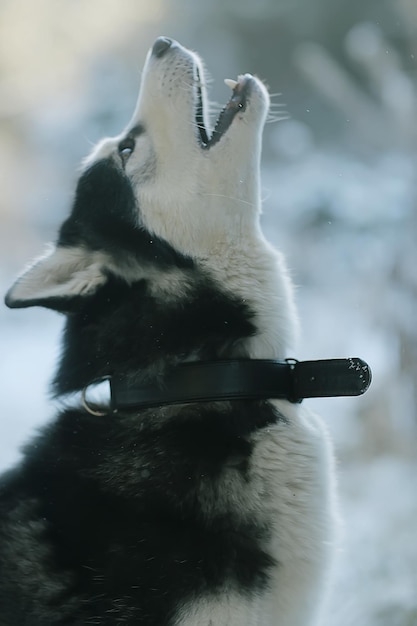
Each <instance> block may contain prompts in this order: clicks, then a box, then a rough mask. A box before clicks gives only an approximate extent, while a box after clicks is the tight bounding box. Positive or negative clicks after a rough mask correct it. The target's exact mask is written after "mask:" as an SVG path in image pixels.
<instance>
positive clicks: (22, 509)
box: [0, 37, 333, 626]
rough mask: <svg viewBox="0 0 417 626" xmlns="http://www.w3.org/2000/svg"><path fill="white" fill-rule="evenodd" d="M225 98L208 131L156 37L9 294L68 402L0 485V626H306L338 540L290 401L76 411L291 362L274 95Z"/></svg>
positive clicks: (195, 90) (198, 99)
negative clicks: (187, 368) (173, 382)
mask: <svg viewBox="0 0 417 626" xmlns="http://www.w3.org/2000/svg"><path fill="white" fill-rule="evenodd" d="M226 83H227V84H228V85H229V86H230V87H231V88H232V96H231V99H230V101H229V102H228V104H227V105H226V106H225V108H224V110H223V111H222V113H221V114H220V117H219V119H218V121H217V123H216V125H215V126H214V128H213V129H210V122H209V120H208V116H207V96H206V92H205V79H204V70H203V66H202V63H201V60H200V58H199V57H198V56H197V55H196V54H195V53H194V52H191V51H190V50H187V49H186V48H184V47H183V46H181V45H180V44H179V43H177V42H175V41H173V40H171V39H168V38H166V37H160V38H159V39H157V40H156V42H155V44H154V45H153V47H152V49H151V50H150V51H149V53H148V56H147V59H146V64H145V68H144V71H143V76H142V82H141V89H140V94H139V99H138V103H137V107H136V110H135V112H134V115H133V118H132V120H131V122H130V123H129V124H128V126H127V127H126V130H125V131H124V132H123V133H122V134H121V135H120V136H118V137H116V138H113V139H105V140H104V141H102V142H101V143H99V144H98V145H97V146H96V148H95V149H94V150H93V153H92V154H91V155H90V156H89V157H88V158H87V160H86V161H85V162H84V164H83V168H82V172H81V175H80V178H79V182H78V185H77V188H76V192H75V197H74V202H73V206H72V212H71V214H70V215H69V217H68V219H67V220H66V221H65V222H64V223H63V225H62V227H61V229H60V231H59V235H58V237H57V241H56V244H55V245H54V246H53V247H51V248H50V249H49V250H48V252H47V253H46V254H45V255H44V256H43V257H41V258H40V259H38V260H37V261H35V263H34V264H33V265H32V266H31V267H29V268H28V269H27V270H26V271H25V272H24V273H23V274H22V275H21V277H20V278H19V279H18V280H17V282H16V283H15V284H14V285H13V287H12V288H11V289H10V291H9V292H8V294H7V296H6V303H7V305H8V306H9V307H17V308H19V307H29V306H44V307H48V308H51V309H54V310H56V311H59V312H61V313H64V314H65V315H66V317H67V320H66V327H65V332H64V337H63V350H62V357H61V360H60V364H59V368H58V371H57V374H56V376H55V379H54V390H55V394H56V396H57V397H64V396H65V397H67V398H68V397H69V398H70V399H69V400H68V399H67V406H66V408H65V409H63V410H62V412H61V413H60V415H58V417H57V419H56V420H55V421H54V422H53V423H51V424H50V425H48V426H47V427H46V428H44V429H43V431H42V432H41V434H40V435H39V436H38V437H37V438H36V439H35V440H34V441H32V443H30V444H29V445H28V446H27V447H26V449H25V456H24V459H23V461H22V463H21V464H20V465H19V466H18V467H16V468H15V469H12V470H10V471H9V472H7V473H6V475H5V476H3V478H2V481H1V483H0V623H1V626H51V625H58V624H60V625H71V626H74V625H77V626H85V625H86V624H101V625H117V624H120V625H121V624H126V625H132V626H133V625H135V626H138V625H143V626H145V625H146V626H209V625H210V626H306V625H307V624H312V623H313V622H314V621H315V619H316V616H317V609H318V606H319V604H320V598H321V596H322V593H323V587H324V581H325V578H326V571H327V567H328V563H329V560H330V552H331V548H330V545H331V543H332V528H333V504H332V502H333V496H332V478H331V475H332V470H331V453H330V452H329V444H328V440H327V435H326V432H325V431H324V429H323V427H322V425H321V423H320V421H319V420H318V419H317V418H315V417H313V416H312V415H310V414H309V413H307V411H306V410H305V409H303V408H302V407H301V406H300V405H299V404H292V403H291V402H289V401H287V400H273V401H271V400H268V399H263V400H262V399H261V400H259V399H249V400H247V399H236V400H218V399H214V400H212V401H207V402H183V403H179V404H178V403H176V404H173V403H165V404H161V406H158V405H156V406H151V407H147V408H143V407H141V408H137V409H134V408H121V409H119V410H118V411H115V410H112V409H111V407H110V406H104V408H103V410H101V411H94V410H92V409H91V405H90V404H88V403H87V404H85V405H83V404H82V403H81V401H80V399H79V393H80V391H81V390H83V389H85V388H86V387H88V386H89V385H90V384H92V383H93V382H94V381H97V380H100V379H102V378H104V377H119V378H123V379H124V380H128V381H130V383H131V384H132V385H141V384H144V383H145V382H146V384H158V381H159V382H160V383H161V388H162V387H163V381H164V376H165V374H166V372H167V371H169V370H170V368H175V367H176V366H178V365H181V364H184V363H191V364H192V363H194V362H202V361H211V362H213V361H218V360H224V359H278V360H281V359H285V358H286V357H287V356H288V354H287V352H288V349H289V347H290V346H291V345H292V341H293V338H294V326H295V321H294V320H295V313H294V307H293V301H292V294H291V285H290V282H289V279H288V276H287V273H286V271H285V268H284V265H283V261H282V259H281V257H280V256H279V254H278V253H277V252H275V251H274V250H273V249H272V248H271V246H270V245H269V244H268V243H267V242H266V240H265V239H264V237H263V235H262V233H261V230H260V225H259V215H260V175H259V170H260V154H261V137H262V131H263V126H264V122H265V118H266V115H267V111H268V106H269V97H268V93H267V90H266V88H265V87H264V85H263V84H262V82H260V81H259V80H258V79H257V78H255V77H253V76H251V75H249V74H245V75H241V76H239V77H238V80H237V81H232V80H227V81H226ZM67 394H73V395H70V396H67ZM74 394H75V395H74Z"/></svg>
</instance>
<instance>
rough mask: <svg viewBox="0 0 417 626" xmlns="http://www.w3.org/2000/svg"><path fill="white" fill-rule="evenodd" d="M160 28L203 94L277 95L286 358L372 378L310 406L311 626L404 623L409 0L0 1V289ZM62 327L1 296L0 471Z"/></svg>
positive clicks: (415, 33) (270, 202) (408, 474)
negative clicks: (245, 77)
mask: <svg viewBox="0 0 417 626" xmlns="http://www.w3.org/2000/svg"><path fill="white" fill-rule="evenodd" d="M159 34H166V35H169V36H171V37H174V38H177V39H179V40H180V41H181V42H183V43H184V44H185V45H187V46H189V47H193V48H195V49H196V50H198V51H199V52H200V53H201V55H202V56H203V58H204V59H205V60H206V63H207V66H208V68H209V70H210V72H211V74H212V76H213V79H214V82H213V85H212V88H211V94H212V99H213V100H214V101H217V102H225V101H226V99H227V98H228V97H229V92H228V88H226V87H225V86H224V85H223V82H222V79H223V78H225V77H230V78H234V77H235V76H236V75H237V74H238V73H241V72H246V71H249V72H254V73H256V74H258V75H259V76H261V77H262V78H263V79H264V80H265V81H266V83H267V84H268V85H269V87H270V91H271V93H273V94H276V95H275V96H274V97H273V103H274V105H273V108H272V114H271V120H270V123H268V125H267V126H266V131H265V142H264V145H265V149H264V162H263V194H264V218H263V219H264V225H265V232H266V234H267V236H268V238H269V239H270V240H272V241H273V242H274V243H276V244H277V245H279V246H280V247H281V248H282V249H283V250H284V252H285V253H286V254H287V257H288V262H289V266H290V268H291V272H292V275H293V277H294V281H295V282H296V284H297V285H298V294H297V297H298V304H299V308H300V317H301V323H302V328H303V334H302V340H301V341H300V347H299V350H298V352H297V354H296V356H297V357H298V358H329V357H338V356H360V357H362V358H364V359H365V360H367V361H368V362H369V363H370V365H371V367H372V369H373V372H374V381H373V385H372V387H371V390H370V391H369V392H368V393H367V395H366V396H364V397H363V398H360V399H336V400H325V401H318V400H316V401H309V405H310V406H311V407H312V408H313V409H315V410H318V411H319V412H320V413H322V415H323V416H324V417H325V419H326V422H327V423H328V426H329V428H330V430H331V432H332V435H333V438H334V440H335V447H336V455H337V459H338V472H339V482H340V499H341V503H340V505H341V510H342V515H343V518H344V521H345V529H344V539H343V543H342V544H341V547H340V551H339V555H338V561H337V566H336V569H335V576H334V583H333V586H332V592H331V594H330V598H329V602H328V606H327V612H326V618H325V620H324V622H323V626H353V625H354V626H377V625H378V626H379V625H381V626H415V625H417V471H416V470H417V461H416V443H417V324H416V321H417V306H416V302H417V301H416V297H417V245H416V244H417V242H416V235H417V232H416V231H417V197H416V180H417V179H416V175H415V169H416V156H417V123H416V118H417V72H416V67H417V66H416V58H417V3H416V1H415V0H396V1H395V2H392V1H391V0H350V1H349V2H335V1H334V0H315V1H314V2H312V1H311V0H258V1H257V2H255V1H254V0H212V1H211V2H205V3H203V2H193V1H192V0H170V1H169V0H152V2H150V1H147V0H119V1H116V0H85V1H83V2H81V1H79V0H78V1H77V0H34V1H32V0H0V176H1V185H0V189H1V191H0V220H1V228H0V257H1V263H0V287H1V291H2V292H3V293H4V292H5V290H6V289H7V287H8V286H9V285H10V283H11V281H12V280H13V277H14V276H15V274H16V273H17V272H18V271H20V270H21V268H22V267H23V265H24V264H25V263H26V262H27V261H28V260H30V259H31V258H32V257H33V256H35V255H37V254H39V253H40V252H42V250H43V246H44V243H45V242H46V241H48V240H51V239H53V238H54V236H55V232H56V228H57V226H58V225H59V223H60V222H61V220H62V219H63V217H64V216H65V215H66V212H67V210H68V208H69V204H70V201H71V194H72V189H73V183H74V180H75V176H76V168H77V164H78V163H79V161H80V159H81V158H82V157H83V156H84V155H85V154H86V153H87V152H88V151H89V149H90V146H91V144H92V143H94V142H95V141H96V140H98V139H99V138H100V137H101V136H102V135H109V134H113V133H114V134H115V133H118V132H119V131H120V130H121V129H122V128H123V127H124V125H125V123H126V122H127V121H128V119H129V118H130V114H131V112H132V108H133V105H134V103H135V99H136V95H137V89H138V84H139V72H140V68H141V66H142V63H143V60H144V57H145V54H146V50H147V49H148V47H149V46H150V45H151V44H152V42H153V40H154V38H155V37H156V36H158V35H159ZM278 94H279V95H278ZM278 118H284V119H282V120H281V121H277V119H278ZM414 263H416V265H414ZM61 322H62V321H61V320H60V318H59V317H58V316H57V315H56V314H54V313H51V312H48V311H42V310H36V309H33V310H29V311H9V310H7V309H6V308H5V307H2V308H0V347H1V352H0V355H1V356H0V377H1V378H0V379H1V395H0V404H1V411H0V468H1V469H2V468H5V467H8V466H10V465H11V464H12V463H13V462H15V461H16V459H17V458H18V457H19V447H20V446H21V445H22V443H24V442H25V441H26V440H27V438H28V437H29V436H30V434H31V433H32V432H33V431H34V429H35V428H36V427H38V426H40V425H41V424H44V423H45V422H46V421H47V420H48V419H50V418H51V417H52V416H53V413H54V408H53V406H52V404H51V403H50V402H49V401H48V399H47V390H48V380H49V379H50V377H51V373H52V369H53V366H54V362H55V358H56V356H57V353H58V350H59V331H60V328H61ZM300 601H302V599H300Z"/></svg>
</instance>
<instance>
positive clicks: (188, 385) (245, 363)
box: [110, 358, 371, 411]
mask: <svg viewBox="0 0 417 626" xmlns="http://www.w3.org/2000/svg"><path fill="white" fill-rule="evenodd" d="M370 383H371V370H370V368H369V366H368V365H367V363H365V361H363V360H362V359H358V358H349V359H328V360H321V361H296V360H293V359H288V360H286V361H273V360H225V361H205V362H196V363H185V364H182V365H179V366H177V367H175V368H173V369H172V370H170V371H169V373H168V374H167V375H166V376H165V377H164V378H163V379H161V380H160V382H159V384H152V385H141V386H137V385H135V386H133V385H132V384H131V383H129V382H128V381H127V380H126V379H123V378H117V377H112V378H110V389H111V406H112V409H113V411H117V410H118V409H125V410H128V409H142V408H148V407H152V406H161V405H164V404H185V403H190V402H207V401H211V400H238V399H239V400H260V399H273V398H281V399H286V400H289V401H290V402H301V400H303V398H318V397H331V396H359V395H362V394H363V393H365V391H366V390H367V389H368V387H369V385H370Z"/></svg>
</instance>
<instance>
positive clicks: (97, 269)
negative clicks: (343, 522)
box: [5, 246, 107, 311]
mask: <svg viewBox="0 0 417 626" xmlns="http://www.w3.org/2000/svg"><path fill="white" fill-rule="evenodd" d="M102 256H103V255H101V254H100V253H99V252H93V251H90V250H87V249H85V248H74V247H72V248H71V247H64V246H57V247H56V248H52V249H51V250H49V251H48V252H47V253H46V254H45V255H44V256H42V257H40V258H39V259H37V260H35V262H34V263H33V264H32V265H31V266H30V267H29V268H28V269H26V270H25V271H24V272H23V273H22V274H21V276H20V277H19V278H18V279H17V281H16V282H15V283H14V285H12V287H11V288H10V289H9V291H8V292H7V294H6V298H5V302H6V305H7V306H8V307H10V308H24V307H30V306H44V307H48V308H51V309H55V310H59V311H66V310H70V309H71V302H74V299H75V298H77V299H78V300H79V298H80V297H83V296H84V297H86V296H90V295H92V294H94V293H95V292H96V291H97V289H98V287H100V286H101V285H103V284H104V283H105V282H106V281H107V276H106V273H105V271H104V263H103V258H102Z"/></svg>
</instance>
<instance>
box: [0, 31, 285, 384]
mask: <svg viewBox="0 0 417 626" xmlns="http://www.w3.org/2000/svg"><path fill="white" fill-rule="evenodd" d="M227 83H228V84H229V86H231V87H232V96H231V98H230V100H229V102H228V103H227V104H226V106H225V107H224V109H223V111H222V112H221V114H220V117H219V119H218V120H217V122H216V124H215V125H214V128H211V127H210V122H209V118H208V104H207V96H206V88H205V75H204V69H203V66H202V63H201V60H200V59H199V57H198V56H197V55H196V54H195V53H193V52H191V51H189V50H187V49H186V48H184V47H183V46H181V45H180V44H178V43H177V42H175V41H173V40H171V39H168V38H165V37H160V38H159V39H157V41H156V42H155V44H154V46H153V47H152V49H151V50H150V51H149V53H148V56H147V59H146V63H145V67H144V71H143V75H142V82H141V89H140V93H139V98H138V102H137V106H136V110H135V112H134V115H133V117H132V120H131V121H130V123H129V124H128V126H127V127H126V129H125V131H124V132H123V133H122V134H121V135H120V136H118V137H115V138H111V139H105V140H103V141H102V142H100V143H99V144H98V145H97V146H96V148H95V149H94V150H93V152H92V154H91V155H90V156H89V157H88V158H87V159H86V160H85V162H84V164H83V169H82V172H81V176H80V179H79V182H78V185H77V189H76V193H75V199H74V203H73V208H72V212H71V214H70V216H69V218H68V219H67V220H66V221H65V222H64V224H63V225H62V227H61V229H60V231H59V236H58V239H57V242H56V244H55V245H54V246H52V247H51V248H50V250H49V251H48V252H47V254H46V255H44V256H43V257H42V258H40V259H38V260H37V261H36V262H35V263H34V264H33V265H32V266H31V267H29V269H27V270H26V271H25V272H24V273H23V274H22V276H21V277H20V278H19V279H18V280H17V282H16V283H15V284H14V285H13V287H12V288H11V289H10V290H9V292H8V294H7V296H6V304H7V305H8V306H10V307H27V306H33V305H41V306H46V307H50V308H54V309H56V310H60V311H63V312H66V313H72V314H73V317H74V316H75V317H77V315H78V319H79V320H80V319H81V318H82V319H87V318H89V316H90V318H89V319H90V321H91V310H93V309H94V311H96V312H97V311H98V308H99V307H101V309H100V311H101V315H104V311H105V310H106V307H107V308H108V307H109V305H108V304H107V305H106V302H107V303H108V301H109V300H112V311H113V313H112V315H113V316H114V315H115V313H114V310H115V308H117V307H119V308H120V306H121V302H122V301H123V299H125V300H126V299H128V300H129V303H130V305H131V304H132V302H133V301H137V307H139V309H140V310H137V312H136V317H139V316H142V318H146V316H147V315H148V316H149V319H151V318H152V319H154V320H156V319H157V309H158V310H159V309H161V307H162V306H164V307H165V308H167V307H168V308H169V307H170V306H172V307H176V311H177V312H178V311H180V310H184V309H185V307H186V306H187V298H188V302H189V301H190V298H191V299H193V300H194V301H196V297H197V296H196V293H197V291H198V290H199V289H200V291H199V293H200V297H201V289H202V284H203V283H204V284H205V285H206V287H207V285H208V284H210V289H208V287H207V289H208V291H207V290H206V292H205V293H206V296H205V297H206V299H207V297H208V296H207V294H208V293H211V294H212V296H213V294H214V293H220V292H221V293H223V294H226V295H225V299H226V300H227V299H229V302H233V303H234V304H233V306H235V305H236V307H237V308H239V307H240V310H241V311H243V310H244V311H245V313H244V315H243V314H242V315H243V317H242V316H241V317H242V320H243V318H245V320H246V326H245V324H243V322H242V324H243V326H245V330H244V331H243V326H242V324H240V322H239V323H238V322H237V319H235V320H234V330H231V337H233V342H232V343H233V344H234V345H236V342H239V341H240V343H241V344H242V341H243V340H246V343H245V349H244V350H243V352H244V353H245V354H247V355H248V356H253V357H261V358H276V357H280V356H281V357H282V356H283V352H284V350H285V347H286V345H287V343H288V340H291V338H292V323H291V321H290V319H291V318H292V305H291V296H290V291H289V285H288V280H287V278H286V275H285V271H284V270H283V267H282V263H281V260H280V258H279V257H278V256H277V255H276V254H275V253H274V252H273V251H272V249H271V248H270V247H269V246H268V244H267V243H266V241H265V240H264V238H263V236H262V234H261V231H260V226H259V214H260V182H259V180H260V177H259V168H260V154H261V138H262V130H263V126H264V122H265V118H266V114H267V111H268V105H269V97H268V93H267V90H266V88H265V87H264V85H263V84H262V82H261V81H260V80H258V79H257V78H255V77H253V76H251V75H249V74H246V75H242V76H240V77H239V78H238V80H237V81H227ZM109 285H110V286H111V289H110V286H109ZM115 285H117V288H116V287H115ZM197 285H198V286H199V287H198V288H197ZM131 288H133V289H134V292H135V294H136V295H135V297H132V290H131ZM109 289H110V291H109ZM196 290H197V291H196ZM139 291H140V297H139V296H138V295H137V294H138V293H139ZM128 294H129V295H128ZM213 297H214V296H213ZM213 297H211V300H213ZM208 299H210V298H208ZM98 302H100V305H98ZM144 302H147V307H148V308H147V309H146V310H147V313H146V314H145V313H144V309H143V307H144V306H145V305H144ZM180 302H181V304H179V303H180ZM207 304H208V300H207ZM152 306H153V307H154V311H153V313H152V312H151V309H152ZM145 308H146V307H145ZM232 308H233V307H232ZM209 309H210V307H209V306H207V311H208V310H209ZM210 310H211V309H210ZM219 310H220V311H221V310H222V309H221V307H220V309H219ZM86 311H90V313H89V314H87V313H86ZM81 312H82V314H81V317H80V313H81ZM200 314H201V312H200ZM208 314H209V315H212V316H213V315H214V313H213V312H211V313H208ZM222 314H224V315H226V312H223V313H222ZM229 314H230V311H229V313H227V315H229ZM97 315H98V313H97ZM227 315H226V317H227ZM119 317H120V320H121V319H122V317H121V316H119ZM180 317H181V316H180V315H179V313H178V321H179V323H181V322H180ZM214 317H216V315H214ZM232 317H233V315H232ZM249 319H250V320H251V321H250V323H249ZM242 320H241V321H242ZM229 321H231V319H230V320H229V319H225V320H224V322H226V325H228V322H229ZM167 322H168V321H167V320H165V322H164V323H165V324H166V323H167ZM79 323H80V324H81V322H79ZM100 323H102V320H101V322H100ZM119 323H120V324H121V323H122V322H121V321H120V322H119ZM183 323H184V322H183ZM189 323H191V322H190V321H189ZM72 324H74V321H73V322H72ZM95 324H96V326H97V324H98V322H97V320H96V321H95ZM196 324H197V322H196ZM239 329H240V330H239ZM113 330H114V329H113ZM117 332H119V333H126V329H123V328H119V329H118V331H117ZM161 332H162V331H161ZM213 332H214V331H213ZM239 333H243V335H242V336H239ZM151 334H152V333H151ZM222 336H223V345H224V338H225V333H224V332H223V333H222ZM214 343H215V342H214ZM226 343H227V344H228V345H230V341H229V342H227V341H226ZM242 345H243V344H242ZM80 349H81V348H80ZM109 349H110V348H109ZM91 350H92V351H93V350H96V351H97V350H98V346H97V345H96V346H95V347H93V345H92V346H91ZM180 352H181V354H182V355H183V356H184V354H185V352H188V353H187V354H185V358H191V354H193V353H194V354H196V353H198V354H199V355H200V356H201V350H200V349H199V348H198V346H194V348H193V347H192V346H191V345H190V346H189V348H188V349H187V351H185V352H184V350H182V351H181V350H180ZM215 352H216V351H215ZM113 353H114V346H113ZM88 358H89V359H90V360H91V358H92V357H88ZM107 358H110V357H107ZM178 358H180V357H178ZM100 374H102V372H100Z"/></svg>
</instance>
